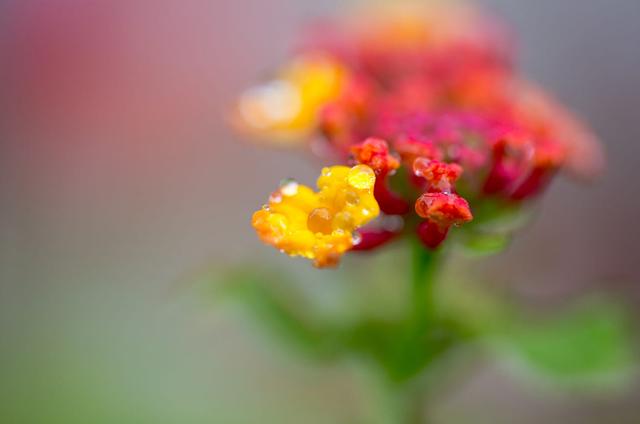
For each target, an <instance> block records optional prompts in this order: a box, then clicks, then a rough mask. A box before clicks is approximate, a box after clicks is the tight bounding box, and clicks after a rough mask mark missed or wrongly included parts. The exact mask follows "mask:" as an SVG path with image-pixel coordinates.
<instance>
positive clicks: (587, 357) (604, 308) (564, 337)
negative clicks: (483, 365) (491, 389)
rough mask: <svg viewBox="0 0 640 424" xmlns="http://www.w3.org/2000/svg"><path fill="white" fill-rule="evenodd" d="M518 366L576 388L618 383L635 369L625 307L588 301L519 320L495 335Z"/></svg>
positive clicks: (520, 368)
mask: <svg viewBox="0 0 640 424" xmlns="http://www.w3.org/2000/svg"><path fill="white" fill-rule="evenodd" d="M497 341H498V345H499V346H500V347H502V348H503V352H505V353H507V354H508V355H509V357H511V358H512V359H514V364H516V365H519V366H520V367H519V368H518V369H519V370H524V371H529V374H531V373H530V372H531V371H533V373H534V374H533V375H534V376H538V377H543V378H545V377H546V378H550V379H552V380H554V381H555V382H558V383H564V384H568V385H571V386H574V387H576V388H588V387H596V386H602V385H612V384H613V385H614V384H616V383H621V382H624V381H625V380H626V378H628V377H629V376H630V373H631V371H632V368H633V360H634V358H633V351H632V346H631V344H632V337H631V333H630V331H629V320H628V317H627V316H626V314H625V312H624V310H623V308H622V307H621V306H620V305H619V304H615V303H612V302H603V301H598V302H588V303H584V304H580V305H577V306H575V307H573V308H571V309H569V310H567V311H565V312H563V313H561V314H560V315H558V316H556V317H552V318H546V319H544V320H542V321H529V320H526V321H525V320H517V321H515V322H513V323H511V324H510V325H508V326H507V327H506V331H504V333H502V334H501V335H500V336H499V337H498V339H497Z"/></svg>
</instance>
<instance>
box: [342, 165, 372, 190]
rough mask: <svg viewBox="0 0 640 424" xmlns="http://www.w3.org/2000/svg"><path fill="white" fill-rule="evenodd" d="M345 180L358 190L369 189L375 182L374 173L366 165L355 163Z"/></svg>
mask: <svg viewBox="0 0 640 424" xmlns="http://www.w3.org/2000/svg"><path fill="white" fill-rule="evenodd" d="M347 182H348V183H349V185H350V186H352V187H354V188H357V189H359V190H367V189H371V188H372V187H373V185H374V184H375V182H376V174H375V173H374V172H373V169H371V168H369V167H368V166H367V165H356V166H354V167H353V168H351V169H350V170H349V173H348V174H347Z"/></svg>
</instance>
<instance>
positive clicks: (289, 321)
mask: <svg viewBox="0 0 640 424" xmlns="http://www.w3.org/2000/svg"><path fill="white" fill-rule="evenodd" d="M218 280H219V281H218V284H216V287H214V296H215V298H216V300H218V301H233V302H235V303H236V304H240V305H242V306H244V307H245V309H246V310H247V311H248V312H249V313H250V314H251V315H252V317H253V321H254V322H255V323H257V324H259V325H260V327H261V328H262V329H264V330H267V331H268V332H269V333H271V335H273V336H274V337H275V338H277V339H279V340H280V341H283V342H284V343H286V344H287V345H289V347H292V348H294V349H296V350H298V351H300V352H302V353H304V354H306V355H308V356H314V357H319V358H320V357H321V358H329V357H332V356H333V355H335V354H336V353H337V351H338V350H339V348H340V346H339V334H338V333H337V332H334V331H333V330H332V329H331V328H330V327H329V326H323V325H322V324H321V323H319V322H317V321H316V320H314V319H313V316H312V314H311V313H310V312H309V308H308V305H307V303H306V302H305V301H304V299H302V298H301V297H300V296H296V294H295V293H293V292H292V290H291V289H288V290H286V291H285V290H284V286H285V285H284V284H281V283H279V281H278V277H276V275H275V274H271V273H269V272H265V271H264V270H258V269H245V270H236V271H232V272H229V273H227V274H226V275H225V276H224V277H223V278H218Z"/></svg>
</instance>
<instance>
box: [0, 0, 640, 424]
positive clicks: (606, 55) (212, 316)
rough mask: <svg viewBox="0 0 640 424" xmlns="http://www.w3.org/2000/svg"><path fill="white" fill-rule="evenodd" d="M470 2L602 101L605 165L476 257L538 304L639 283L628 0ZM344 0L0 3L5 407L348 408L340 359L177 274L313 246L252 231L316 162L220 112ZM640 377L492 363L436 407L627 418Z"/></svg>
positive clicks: (351, 410) (15, 417)
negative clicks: (282, 345) (502, 243)
mask: <svg viewBox="0 0 640 424" xmlns="http://www.w3.org/2000/svg"><path fill="white" fill-rule="evenodd" d="M478 3H479V4H481V5H483V6H486V7H487V8H488V9H489V10H490V11H493V12H495V13H498V14H499V15H501V16H503V17H504V18H505V19H506V20H507V22H509V23H510V25H511V26H512V27H513V28H514V29H515V33H516V34H517V36H518V39H519V47H520V48H519V63H520V64H521V67H522V69H523V72H524V73H525V74H526V75H527V76H529V77H531V78H532V79H534V80H536V81H538V82H540V83H541V84H542V85H544V86H546V87H547V88H549V89H550V90H551V91H554V92H555V93H556V94H557V96H558V97H559V98H560V99H561V100H562V101H563V102H564V103H565V104H567V105H569V106H570V107H572V108H573V109H574V110H576V111H577V112H578V113H579V114H580V115H581V116H582V117H584V118H585V120H586V121H588V122H589V123H590V124H591V125H592V127H593V128H594V130H595V131H596V132H597V134H598V135H599V136H600V137H601V138H602V140H603V141H604V143H605V146H606V151H607V156H608V167H607V171H606V173H605V174H604V175H603V177H602V178H601V179H600V180H598V181H597V182H596V183H595V184H594V185H580V184H576V183H575V182H572V181H569V180H567V179H565V178H559V179H557V180H556V182H555V183H554V184H553V186H552V188H551V190H550V191H549V192H548V194H547V195H546V197H545V198H544V201H543V202H542V204H541V208H540V212H539V214H538V216H537V219H536V220H535V222H534V224H533V225H531V226H530V227H528V228H527V229H526V230H525V231H522V232H521V234H520V236H519V237H518V238H516V240H515V242H514V243H513V245H512V246H511V248H510V249H509V250H508V251H507V252H506V253H503V254H501V255H499V256H497V257H494V258H491V259H490V260H489V261H482V262H478V263H477V264H476V266H477V267H478V269H481V270H482V272H483V273H484V275H485V276H486V278H491V279H494V280H497V281H504V282H505V284H510V285H511V286H512V290H513V291H514V292H515V293H516V294H517V295H518V296H521V297H522V298H523V299H525V300H526V301H527V302H531V303H534V304H535V303H537V302H539V303H541V304H547V303H561V302H563V301H564V300H566V299H569V298H571V297H572V296H575V295H576V294H578V293H583V292H585V291H592V290H595V289H598V288H604V289H606V290H609V291H611V292H614V293H617V294H621V295H623V296H625V297H626V298H627V299H629V300H630V301H631V302H633V304H635V305H636V306H637V305H640V288H639V287H640V286H639V284H640V266H639V264H638V262H639V260H640V255H639V254H638V247H637V245H636V244H635V243H638V242H639V240H640V230H639V226H638V225H637V223H636V222H635V219H637V217H638V216H639V215H640V200H639V199H640V184H639V183H638V175H637V174H635V172H637V165H638V158H639V157H640V143H639V142H638V140H639V139H640V125H639V124H640V72H639V71H638V69H640V47H639V46H640V25H639V24H638V22H639V21H640V2H638V1H637V0H609V1H605V0H537V1H526V0H485V1H478ZM344 5H345V2H341V1H337V0H336V1H313V0H305V1H302V0H288V1H287V0H268V1H267V0H233V1H232V0H225V1H204V0H182V1H179V0H174V1H168V0H162V1H157V2H150V1H139V0H134V1H124V0H122V1H120V0H118V1H92V2H80V1H74V0H50V1H46V2H40V1H35V0H23V1H17V0H14V1H6V2H3V3H2V5H0V39H2V44H1V45H0V49H1V52H0V53H1V55H0V60H2V62H3V64H2V70H0V77H1V78H2V79H1V80H0V84H2V85H1V86H0V111H1V113H2V115H1V116H0V122H1V125H0V128H1V130H0V131H1V138H0V242H1V245H0V249H1V250H0V281H1V283H0V421H2V422H7V423H31V422H34V423H35V422H38V423H39V422H67V423H69V422H76V421H77V422H109V423H115V422H147V421H148V422H153V423H164V422H166V423H177V422H179V423H201V422H221V423H251V422H268V421H269V420H273V421H274V422H279V423H289V422H291V423H302V422H304V423H347V422H354V420H355V417H357V416H359V412H358V411H359V408H361V404H362V403H363V401H362V399H361V398H360V396H361V395H360V394H359V392H358V389H357V387H355V385H354V383H353V381H352V379H350V378H349V376H348V374H346V373H345V372H343V371H344V370H341V369H340V368H339V367H336V368H321V367H312V366H306V365H305V364H304V363H298V362H296V361H293V360H291V359H290V358H289V359H287V358H283V357H281V356H279V355H277V354H274V353H273V352H272V350H270V349H268V348H265V347H264V345H263V343H262V342H263V340H260V338H259V337H255V335H254V334H253V333H252V332H251V331H249V330H248V329H247V328H246V326H245V325H244V324H243V323H242V321H238V320H237V319H235V318H234V317H233V315H229V314H227V313H221V312H219V311H211V310H209V309H207V307H203V306H202V305H199V304H198V303H197V302H196V301H193V299H191V298H190V297H189V296H184V295H183V292H184V290H183V285H182V283H181V281H185V280H188V279H189V276H190V275H194V273H197V272H198V270H201V269H205V268H206V267H207V266H208V265H211V264H219V263H229V262H231V263H236V262H241V261H243V260H254V261H270V262H271V263H276V264H278V266H282V267H283V269H284V270H288V269H292V268H297V269H299V268H300V266H301V265H306V264H299V263H294V261H290V260H287V259H286V258H283V257H281V256H280V255H278V254H277V252H275V251H273V249H269V248H265V247H263V246H261V245H260V244H259V242H258V241H257V239H256V238H255V236H254V233H253V230H252V229H251V228H250V225H249V219H250V216H251V213H252V212H253V210H255V209H256V208H257V207H259V205H260V204H261V202H262V201H263V200H264V196H265V194H266V193H269V192H270V191H271V190H272V188H273V187H274V186H275V185H276V184H277V183H278V181H280V179H281V178H282V177H284V176H295V177H296V178H298V179H299V180H301V181H304V182H307V183H310V182H311V181H312V179H313V177H314V176H315V175H316V174H317V168H318V166H317V165H315V164H313V162H311V161H310V159H309V158H307V157H305V156H304V155H302V154H300V153H295V152H290V151H278V150H270V149H268V148H266V147H256V146H254V145H250V144H248V143H245V142H243V141H242V140H240V139H239V138H238V136H236V135H234V134H233V132H232V131H231V130H230V128H229V126H228V125H227V122H226V119H225V116H226V113H227V111H228V107H229V105H230V103H231V102H232V101H233V99H234V96H235V95H237V93H238V92H240V91H241V90H242V89H243V88H244V87H246V86H247V85H249V84H251V83H252V82H254V81H255V80H256V78H258V77H260V76H261V75H262V74H263V73H264V72H266V71H268V70H269V69H270V68H272V67H273V66H275V65H276V64H277V63H278V62H279V61H281V60H282V59H283V58H284V57H286V54H287V52H288V51H289V49H290V47H291V45H292V43H293V40H294V39H295V36H296V34H297V33H298V31H299V29H300V28H301V26H302V25H303V24H304V22H306V21H308V20H309V19H312V18H314V17H318V16H324V15H328V14H332V13H337V12H339V10H340V9H341V7H343V6H344ZM283 170H285V172H286V173H287V174H288V175H283ZM283 272H285V271H283ZM317 278H323V277H317ZM187 291H188V289H187ZM638 392H640V390H638V385H637V384H636V385H635V387H632V388H631V389H630V390H628V391H625V392H624V393H616V394H612V395H609V396H607V397H603V396H597V395H578V394H567V393H546V392H541V391H537V390H535V389H533V388H529V387H526V386H523V385H521V384H519V383H517V382H515V381H513V380H512V379H511V378H510V377H508V376H507V375H506V374H504V373H503V372H502V371H500V369H499V368H496V367H495V366H494V365H493V364H491V363H487V364H486V366H485V367H484V368H483V369H481V370H479V372H476V373H474V374H472V375H471V376H470V378H469V380H468V381H467V382H466V383H465V384H463V385H462V386H461V387H460V390H459V391H458V392H456V393H453V395H452V396H449V397H447V399H445V400H443V402H442V404H441V405H439V407H438V411H436V415H437V417H439V421H438V422H443V423H450V422H451V423H453V422H460V423H469V422H473V423H484V422H487V423H489V422H490V423H515V422H517V423H538V422H547V423H568V422H576V423H603V422H612V423H636V422H638V421H639V420H640V408H639V407H638V402H639V401H640V394H639V393H638ZM247 405H248V406H250V407H249V408H248V407H247ZM251 409H258V410H260V417H261V418H260V419H261V420H262V421H255V419H256V418H255V416H253V415H251V414H252V412H251V411H250V410H251ZM220 416H222V417H224V418H219V417H220ZM3 417H5V418H4V419H3ZM45 417H46V418H45ZM215 417H218V418H215Z"/></svg>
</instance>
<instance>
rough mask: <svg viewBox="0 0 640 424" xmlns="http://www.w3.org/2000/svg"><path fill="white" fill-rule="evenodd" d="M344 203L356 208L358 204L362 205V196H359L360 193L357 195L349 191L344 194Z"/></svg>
mask: <svg viewBox="0 0 640 424" xmlns="http://www.w3.org/2000/svg"><path fill="white" fill-rule="evenodd" d="M344 201H345V202H346V203H347V204H348V205H349V206H356V205H357V204H358V203H360V196H358V193H356V192H355V191H351V190H347V191H345V193H344Z"/></svg>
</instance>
